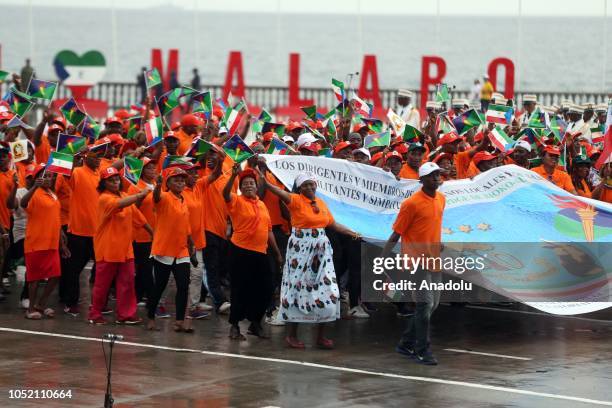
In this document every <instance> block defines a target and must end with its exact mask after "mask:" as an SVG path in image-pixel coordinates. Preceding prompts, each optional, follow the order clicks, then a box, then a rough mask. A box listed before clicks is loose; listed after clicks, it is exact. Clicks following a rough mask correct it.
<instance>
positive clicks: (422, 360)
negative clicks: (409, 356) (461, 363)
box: [414, 350, 438, 365]
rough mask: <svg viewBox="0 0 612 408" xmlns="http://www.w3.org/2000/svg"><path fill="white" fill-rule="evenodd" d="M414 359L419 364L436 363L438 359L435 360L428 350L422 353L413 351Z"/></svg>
mask: <svg viewBox="0 0 612 408" xmlns="http://www.w3.org/2000/svg"><path fill="white" fill-rule="evenodd" d="M414 359H415V361H416V362H417V363H419V364H424V365H438V360H436V358H435V357H434V356H433V354H432V353H431V351H430V350H426V351H424V352H422V353H415V354H414Z"/></svg>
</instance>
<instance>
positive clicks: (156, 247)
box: [151, 191, 191, 258]
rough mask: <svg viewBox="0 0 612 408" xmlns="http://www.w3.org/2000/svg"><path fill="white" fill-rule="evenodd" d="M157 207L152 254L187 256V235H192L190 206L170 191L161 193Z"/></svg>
mask: <svg viewBox="0 0 612 408" xmlns="http://www.w3.org/2000/svg"><path fill="white" fill-rule="evenodd" d="M153 206H154V209H155V234H154V236H153V244H152V247H151V255H158V256H170V257H173V258H185V257H187V256H189V249H188V247H187V237H188V236H189V235H191V226H190V224H189V208H187V203H186V202H185V200H184V199H181V198H179V197H177V196H176V195H174V193H171V192H169V191H164V192H162V193H161V199H160V200H159V202H158V203H156V202H155V201H154V202H153Z"/></svg>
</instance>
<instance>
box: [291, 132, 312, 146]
mask: <svg viewBox="0 0 612 408" xmlns="http://www.w3.org/2000/svg"><path fill="white" fill-rule="evenodd" d="M316 141H317V138H316V137H314V136H313V135H312V133H308V132H306V133H302V134H301V135H300V137H298V139H297V141H296V142H295V144H296V145H297V147H300V146H302V145H303V144H306V143H315V142H316Z"/></svg>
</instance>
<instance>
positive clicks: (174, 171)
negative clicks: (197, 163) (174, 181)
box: [166, 167, 187, 180]
mask: <svg viewBox="0 0 612 408" xmlns="http://www.w3.org/2000/svg"><path fill="white" fill-rule="evenodd" d="M176 176H184V177H186V176H187V172H186V171H185V170H183V169H181V168H180V167H169V168H167V169H166V180H168V179H169V178H170V177H176Z"/></svg>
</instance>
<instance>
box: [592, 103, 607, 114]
mask: <svg viewBox="0 0 612 408" xmlns="http://www.w3.org/2000/svg"><path fill="white" fill-rule="evenodd" d="M607 111H608V105H606V104H605V103H601V104H599V105H595V112H607Z"/></svg>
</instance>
